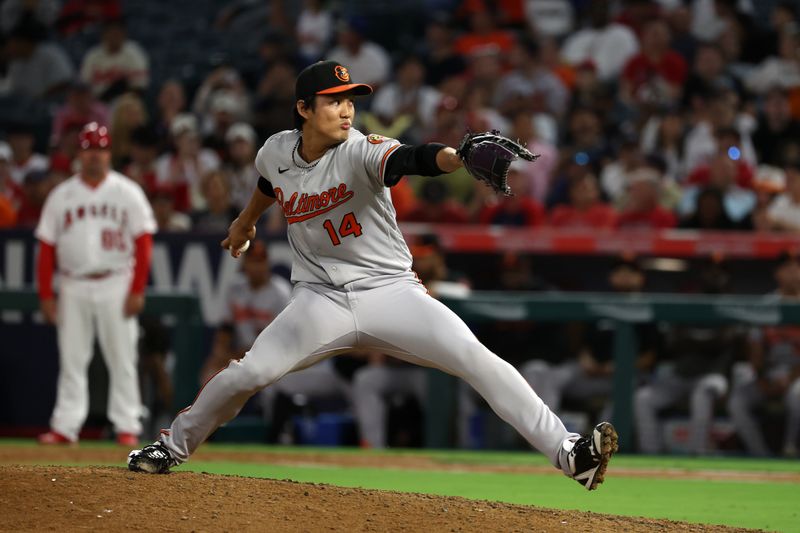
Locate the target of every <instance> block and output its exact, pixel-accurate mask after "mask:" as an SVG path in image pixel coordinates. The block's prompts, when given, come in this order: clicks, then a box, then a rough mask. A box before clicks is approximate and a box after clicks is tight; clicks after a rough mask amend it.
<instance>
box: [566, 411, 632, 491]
mask: <svg viewBox="0 0 800 533" xmlns="http://www.w3.org/2000/svg"><path fill="white" fill-rule="evenodd" d="M618 449H619V446H617V431H616V430H615V429H614V426H612V425H611V424H610V423H608V422H600V423H599V424H597V425H596V426H595V427H594V429H593V430H592V433H591V434H590V435H587V436H585V437H581V438H579V439H578V440H576V441H575V444H574V446H573V447H572V449H571V450H570V451H569V452H567V453H566V454H565V456H564V457H563V459H564V460H566V461H567V463H566V464H567V469H568V471H569V473H570V475H571V477H572V479H574V480H575V481H577V482H578V483H580V484H581V485H583V486H584V487H586V488H587V489H588V490H594V489H596V488H597V485H599V484H600V483H602V482H603V480H604V479H605V475H606V468H607V467H608V461H609V460H611V455H612V454H613V453H614V452H616V451H617V450H618Z"/></svg>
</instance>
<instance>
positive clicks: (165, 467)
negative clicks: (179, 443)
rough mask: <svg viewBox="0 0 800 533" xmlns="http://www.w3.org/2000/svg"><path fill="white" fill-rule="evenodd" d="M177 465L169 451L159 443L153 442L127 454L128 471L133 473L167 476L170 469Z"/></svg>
mask: <svg viewBox="0 0 800 533" xmlns="http://www.w3.org/2000/svg"><path fill="white" fill-rule="evenodd" d="M177 465H178V461H176V460H175V459H173V458H172V455H171V454H170V453H169V450H167V448H166V447H165V446H164V445H163V444H161V442H154V443H153V444H150V445H148V446H145V447H144V448H142V449H141V450H133V451H131V453H129V454H128V469H129V470H131V471H133V472H145V473H147V474H167V473H169V469H170V468H172V467H173V466H177Z"/></svg>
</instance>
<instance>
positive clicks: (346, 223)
mask: <svg viewBox="0 0 800 533" xmlns="http://www.w3.org/2000/svg"><path fill="white" fill-rule="evenodd" d="M322 226H323V227H324V228H325V231H327V232H328V237H330V238H331V242H332V243H333V245H334V246H339V245H340V244H342V239H343V238H345V237H347V236H348V235H352V236H354V237H360V236H361V224H359V223H358V220H356V216H355V215H354V214H353V213H352V212H350V213H347V214H346V215H345V216H344V217H342V222H341V223H340V224H339V231H338V234H337V231H336V228H334V226H333V222H331V219H327V220H326V221H325V222H323V223H322Z"/></svg>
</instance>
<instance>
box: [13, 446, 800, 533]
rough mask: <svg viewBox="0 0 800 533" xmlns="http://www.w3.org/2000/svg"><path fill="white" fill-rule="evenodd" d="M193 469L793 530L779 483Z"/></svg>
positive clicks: (618, 462) (457, 457)
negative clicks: (585, 483) (596, 483)
mask: <svg viewBox="0 0 800 533" xmlns="http://www.w3.org/2000/svg"><path fill="white" fill-rule="evenodd" d="M30 445H32V444H31V441H21V440H3V439H0V446H30ZM113 446H114V445H113V444H109V443H90V442H84V443H81V447H85V448H90V449H91V448H98V449H101V448H108V447H113ZM208 450H209V451H211V450H217V451H224V452H236V451H243V452H253V451H259V452H270V451H274V452H280V453H292V454H295V455H297V457H298V460H299V461H302V457H303V455H304V454H309V453H329V454H345V455H351V454H370V455H376V456H408V455H411V456H428V457H431V458H433V459H435V460H438V461H441V462H444V463H467V464H486V465H545V464H547V461H546V459H545V458H544V457H542V456H541V455H539V454H535V453H532V452H531V453H525V452H472V451H444V450H434V451H429V450H399V451H388V452H376V451H364V450H360V449H355V448H344V449H329V448H289V447H265V446H260V445H229V444H224V445H222V444H220V445H214V444H210V445H208ZM613 465H614V466H617V467H626V468H632V469H636V468H641V469H653V468H670V469H678V470H687V471H697V470H722V471H747V472H752V471H762V472H800V461H785V460H755V459H736V458H704V459H694V458H688V457H645V456H624V455H622V456H618V457H615V459H614V462H613ZM180 469H181V470H190V471H197V472H210V473H215V474H230V475H239V476H249V477H265V478H274V479H292V480H296V481H304V482H315V483H329V484H332V485H340V486H346V487H364V488H373V489H383V490H397V491H406V492H422V493H429V494H442V495H452V496H463V497H466V498H475V499H485V500H497V501H504V502H509V503H519V504H526V505H536V506H540V507H552V508H557V509H579V510H584V511H593V512H598V513H610V514H618V515H627V516H647V517H652V518H668V519H672V520H684V521H689V522H698V523H711V524H726V525H731V526H739V527H752V528H761V529H766V530H773V531H787V532H790V531H798V532H800V484H795V483H787V482H776V483H769V482H742V481H732V480H731V481H729V480H724V481H705V480H693V479H680V478H677V479H665V478H659V477H625V476H617V477H615V476H613V470H612V474H611V476H610V477H609V478H608V479H607V480H606V483H605V484H604V485H603V486H602V487H601V488H600V489H599V490H598V491H595V492H592V493H589V492H587V491H585V490H582V489H580V487H578V485H577V484H576V483H575V482H574V481H571V480H568V479H566V478H563V477H560V476H554V475H533V474H515V473H491V472H476V473H472V472H463V471H460V472H444V471H432V470H426V471H420V470H393V469H380V468H347V467H340V466H335V465H332V466H319V465H314V466H282V465H269V464H244V463H237V462H230V461H214V462H202V461H191V462H189V463H187V464H186V465H184V466H182V467H181V468H180Z"/></svg>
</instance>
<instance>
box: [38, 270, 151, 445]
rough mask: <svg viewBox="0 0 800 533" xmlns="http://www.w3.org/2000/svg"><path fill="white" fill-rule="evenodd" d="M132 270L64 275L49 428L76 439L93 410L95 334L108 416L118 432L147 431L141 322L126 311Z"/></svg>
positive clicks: (59, 297) (59, 309) (137, 432)
mask: <svg viewBox="0 0 800 533" xmlns="http://www.w3.org/2000/svg"><path fill="white" fill-rule="evenodd" d="M129 286H130V275H126V274H113V275H110V276H108V277H106V278H103V279H100V280H89V279H71V278H67V277H62V281H61V287H60V290H59V294H58V324H57V329H58V350H59V373H58V391H57V393H56V405H55V407H54V408H53V415H52V417H51V419H50V427H51V428H52V429H53V430H54V431H57V432H59V433H61V434H62V435H64V436H65V437H67V438H69V439H71V440H76V439H77V438H78V433H79V432H80V429H81V426H83V423H84V421H85V420H86V416H87V415H88V413H89V381H88V369H89V363H90V362H91V360H92V354H93V348H94V339H95V335H96V336H97V340H98V341H99V343H100V349H101V351H102V353H103V359H104V360H105V363H106V367H107V368H108V376H109V390H108V395H109V397H108V418H109V420H110V421H111V423H112V424H113V426H114V430H115V431H116V432H117V433H133V434H135V435H138V434H139V433H141V431H142V425H141V420H140V417H141V412H142V407H141V399H140V394H139V377H138V372H137V360H138V352H137V349H136V343H137V340H138V336H137V335H138V324H137V322H136V318H135V317H133V318H126V317H125V316H124V313H123V306H124V304H125V298H126V297H127V294H128V288H129Z"/></svg>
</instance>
